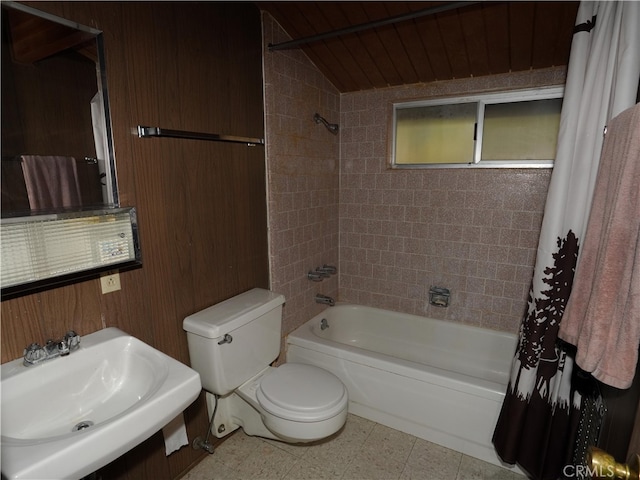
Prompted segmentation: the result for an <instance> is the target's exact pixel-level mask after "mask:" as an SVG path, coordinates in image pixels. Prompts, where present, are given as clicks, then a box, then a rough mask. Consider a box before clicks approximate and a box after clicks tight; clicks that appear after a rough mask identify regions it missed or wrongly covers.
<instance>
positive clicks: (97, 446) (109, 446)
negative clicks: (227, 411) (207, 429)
mask: <svg viewBox="0 0 640 480" xmlns="http://www.w3.org/2000/svg"><path fill="white" fill-rule="evenodd" d="M1 382H2V383H1V398H2V403H1V409H2V423H1V425H0V428H1V430H0V431H1V440H0V441H1V448H2V475H3V478H5V477H7V478H16V479H17V478H24V479H34V478H57V479H63V478H65V479H66V478H81V477H84V476H85V475H88V474H90V473H92V472H94V471H96V470H97V469H99V468H100V467H102V466H104V465H106V464H107V463H109V462H111V461H112V460H115V459H116V458H118V457H119V456H120V455H122V454H123V453H125V452H127V451H128V450H130V449H131V448H133V447H134V446H136V445H137V444H139V443H141V442H142V441H144V440H146V439H147V438H149V437H150V436H151V435H153V434H154V433H155V432H157V431H158V430H160V429H161V428H162V427H164V426H165V425H166V424H167V423H169V422H170V421H171V420H172V419H173V418H174V417H175V416H176V415H178V414H179V413H180V412H182V411H183V410H184V409H185V408H186V407H187V406H188V405H189V404H191V403H192V402H193V401H194V400H195V399H196V398H197V397H198V395H199V394H200V390H201V384H200V376H199V375H198V373H197V372H195V371H194V370H192V369H191V368H189V367H187V366H186V365H184V364H182V363H180V362H179V361H177V360H175V359H173V358H171V357H169V356H167V355H165V354H164V353H162V352H160V351H158V350H156V349H154V348H152V347H150V346H149V345H147V344H146V343H144V342H142V341H140V340H138V339H137V338H135V337H132V336H130V335H128V334H126V333H124V332H123V331H122V330H119V329H117V328H106V329H104V330H100V331H98V332H95V333H92V334H90V335H86V336H84V337H82V340H81V343H80V348H79V349H78V350H76V351H74V352H72V353H71V354H70V355H68V356H66V357H59V358H54V359H52V360H49V361H47V362H45V363H42V364H40V365H36V366H31V367H25V366H24V365H23V364H22V359H18V360H14V361H12V362H8V363H5V364H3V365H2V380H1Z"/></svg>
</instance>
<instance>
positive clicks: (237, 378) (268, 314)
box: [182, 288, 284, 395]
mask: <svg viewBox="0 0 640 480" xmlns="http://www.w3.org/2000/svg"><path fill="white" fill-rule="evenodd" d="M283 303H284V297H283V296H282V295H280V294H277V293H274V292H271V291H270V290H264V289H262V288H254V289H252V290H249V291H246V292H244V293H241V294H240V295H237V296H235V297H232V298H229V299H228V300H225V301H223V302H221V303H218V304H216V305H213V306H211V307H208V308H206V309H204V310H202V311H200V312H197V313H194V314H193V315H189V316H188V317H187V318H185V319H184V321H183V323H182V328H183V329H184V330H185V331H186V332H187V342H188V344H189V357H190V359H191V368H193V369H194V370H196V371H197V372H198V373H199V374H200V379H201V381H202V387H203V388H204V389H205V390H206V391H208V392H211V393H215V394H217V395H226V394H227V393H230V392H232V391H233V390H235V389H236V388H237V387H239V386H240V385H242V384H243V383H244V382H246V381H247V380H249V379H250V378H251V377H253V376H254V375H256V374H258V373H259V372H260V371H261V370H263V369H265V368H266V367H268V366H269V364H271V362H273V361H274V360H275V359H276V358H277V357H278V354H279V353H280V336H281V333H280V330H281V325H282V304H283ZM227 335H228V337H226V336H227Z"/></svg>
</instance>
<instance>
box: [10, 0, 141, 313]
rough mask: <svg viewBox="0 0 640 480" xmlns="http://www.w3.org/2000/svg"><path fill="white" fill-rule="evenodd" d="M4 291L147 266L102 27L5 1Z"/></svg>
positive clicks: (17, 291)
mask: <svg viewBox="0 0 640 480" xmlns="http://www.w3.org/2000/svg"><path fill="white" fill-rule="evenodd" d="M1 12H2V18H1V20H2V70H1V75H2V96H1V103H2V172H1V178H2V189H1V193H2V200H1V203H0V205H1V218H0V229H1V237H2V248H1V251H0V253H1V256H2V261H1V263H2V269H1V270H0V289H1V296H2V299H3V300H5V299H8V298H12V297H14V296H19V295H23V294H26V293H32V292H34V291H37V290H42V289H46V288H51V287H54V286H58V285H63V284H67V283H73V282H76V281H78V280H81V279H84V278H86V277H90V276H96V275H98V274H99V273H100V272H104V271H110V270H113V269H118V270H123V269H129V268H136V267H138V266H140V265H141V261H142V260H141V253H140V248H139V243H138V235H137V222H136V213H135V209H134V208H118V207H119V201H118V191H117V185H116V176H115V160H114V155H113V141H112V135H111V121H110V118H109V103H108V96H107V90H106V76H105V62H104V54H103V45H102V34H101V32H100V31H98V30H95V29H92V28H89V27H85V26H82V25H78V24H76V23H74V22H71V21H68V20H65V19H61V18H58V17H55V16H53V15H50V14H47V13H44V12H40V11H38V10H35V9H33V8H31V7H28V6H25V5H22V4H19V3H14V2H2V8H1Z"/></svg>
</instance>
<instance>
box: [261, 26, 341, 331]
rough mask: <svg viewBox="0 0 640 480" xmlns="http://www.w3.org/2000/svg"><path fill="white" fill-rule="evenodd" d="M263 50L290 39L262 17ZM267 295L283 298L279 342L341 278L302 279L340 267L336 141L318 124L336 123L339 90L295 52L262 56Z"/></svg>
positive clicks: (331, 292) (314, 310) (334, 291)
mask: <svg viewBox="0 0 640 480" xmlns="http://www.w3.org/2000/svg"><path fill="white" fill-rule="evenodd" d="M263 29H264V32H263V34H264V45H268V44H269V43H279V42H283V41H287V40H290V37H289V36H287V35H286V33H284V32H283V31H282V29H281V28H280V26H279V25H278V24H277V23H276V22H275V21H273V19H272V18H271V16H270V15H268V14H266V13H263ZM263 58H264V79H265V132H266V148H267V152H266V153H267V172H268V178H267V181H268V186H267V192H268V193H267V195H268V208H269V242H270V245H269V261H270V268H271V273H270V275H271V279H270V280H271V282H270V283H271V289H272V290H274V291H276V292H278V293H282V294H284V296H285V298H286V304H285V307H284V311H283V335H286V334H288V333H289V332H291V331H293V330H294V329H295V328H296V327H298V326H299V325H301V324H303V323H304V322H305V321H306V320H308V319H309V318H311V317H312V316H313V315H315V314H316V313H318V312H320V311H321V310H322V309H323V308H324V306H321V305H319V304H317V303H315V302H314V296H315V295H316V294H317V293H322V294H324V295H329V296H332V297H334V298H337V296H338V277H337V275H334V276H332V277H331V278H328V279H326V280H324V281H322V282H318V283H316V282H311V281H309V280H308V279H307V272H308V271H309V270H313V269H315V268H316V267H319V266H322V265H323V264H329V265H335V266H338V260H339V258H338V195H339V157H340V143H339V140H340V137H339V136H336V135H333V134H331V133H330V132H329V131H328V130H326V129H325V128H324V126H322V125H319V124H316V123H315V122H314V120H313V115H314V114H315V113H316V112H317V113H319V114H320V115H322V116H323V117H325V118H326V119H327V120H328V121H329V122H336V123H337V122H338V120H339V105H340V97H339V94H338V91H337V90H336V89H335V88H334V87H333V85H331V84H330V83H329V82H328V81H327V80H326V78H325V77H324V76H323V75H321V74H320V72H319V71H318V70H317V68H316V67H315V66H314V65H313V64H312V63H311V62H310V61H309V59H308V58H307V57H306V56H305V55H304V54H303V53H302V52H301V51H300V50H285V51H277V52H269V51H268V49H267V48H266V47H265V51H264V57H263Z"/></svg>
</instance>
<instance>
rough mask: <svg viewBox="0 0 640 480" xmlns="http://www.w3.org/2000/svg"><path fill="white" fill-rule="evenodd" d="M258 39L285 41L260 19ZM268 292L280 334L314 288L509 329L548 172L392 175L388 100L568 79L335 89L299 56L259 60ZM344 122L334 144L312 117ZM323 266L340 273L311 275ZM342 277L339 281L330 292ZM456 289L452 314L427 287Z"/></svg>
mask: <svg viewBox="0 0 640 480" xmlns="http://www.w3.org/2000/svg"><path fill="white" fill-rule="evenodd" d="M263 15H264V16H263V20H264V22H263V25H264V27H263V28H264V44H265V46H266V45H268V44H269V43H279V42H282V41H287V40H290V37H289V36H288V35H287V34H286V33H285V32H284V31H283V30H282V29H281V28H280V26H279V25H278V24H277V23H276V22H275V21H274V20H273V19H272V18H271V16H269V15H268V14H263ZM264 75H265V101H266V108H265V115H266V119H265V120H266V137H267V142H266V148H267V164H268V202H269V237H270V262H271V263H270V265H271V288H272V289H273V290H274V291H277V292H280V293H283V294H284V295H285V297H286V299H287V303H286V305H285V309H284V319H283V335H286V334H288V333H289V332H291V331H292V330H294V329H295V328H296V327H298V326H299V325H301V324H302V323H304V322H305V321H306V320H308V319H309V318H311V317H312V316H313V315H315V314H316V313H318V312H319V311H320V310H322V308H323V307H322V306H320V305H318V304H316V303H315V302H314V301H313V297H314V296H315V294H316V293H323V294H325V295H330V296H333V297H334V298H336V300H341V301H349V302H355V303H360V304H364V305H370V306H376V307H382V308H387V309H391V310H396V311H401V312H407V313H413V314H418V315H427V316H430V317H435V318H442V319H446V320H451V321H459V322H464V323H467V324H472V325H478V326H484V327H489V328H494V329H499V330H503V331H508V332H516V331H517V329H518V327H519V324H520V320H521V317H522V315H523V313H524V309H525V307H526V297H527V293H528V288H529V282H530V279H531V275H532V271H533V264H534V261H535V250H536V245H537V241H538V234H539V230H540V223H541V219H542V211H543V206H544V201H545V197H546V191H547V186H548V182H549V178H550V170H548V169H542V170H541V169H475V170H471V169H446V170H445V169H432V170H390V169H388V157H389V155H388V144H387V135H388V131H389V115H390V113H391V102H393V101H396V100H399V99H403V100H404V99H419V98H420V99H421V98H428V97H437V96H447V95H463V94H469V93H475V92H486V91H494V90H504V89H517V88H529V87H535V86H545V85H561V84H563V83H564V78H565V69H564V68H553V69H546V70H538V71H533V72H523V73H514V74H506V75H494V76H490V77H480V78H470V79H461V80H454V81H447V82H434V83H430V84H425V85H413V86H403V87H397V88H387V89H380V90H370V91H365V92H355V93H345V94H342V95H341V94H339V92H338V91H337V90H336V89H335V88H334V87H333V86H332V85H331V84H330V83H329V82H328V81H327V80H326V78H325V77H324V76H322V75H321V74H320V72H319V71H318V69H317V68H316V67H315V66H314V65H313V64H312V63H311V62H310V61H309V59H308V58H307V57H306V56H305V55H304V54H303V53H302V52H301V51H299V50H285V51H278V52H269V51H268V49H267V48H266V47H265V52H264ZM316 112H318V113H320V114H321V115H323V116H324V117H325V118H327V119H328V120H329V121H330V122H338V119H339V123H340V135H339V136H333V135H332V134H331V133H329V132H328V131H327V130H326V129H325V128H324V127H323V126H322V125H317V124H315V122H314V121H313V118H312V117H313V114H314V113H316ZM323 263H329V264H336V265H338V266H339V275H338V276H334V277H332V278H330V279H328V280H325V281H323V282H321V283H313V282H310V281H309V280H307V278H306V273H307V272H308V271H309V270H310V269H313V268H315V267H317V266H319V265H322V264H323ZM338 279H339V284H338ZM433 285H435V286H441V287H447V288H449V289H450V290H451V292H452V296H451V305H450V306H449V307H448V308H439V307H433V306H430V305H429V304H428V290H429V287H430V286H433Z"/></svg>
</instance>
